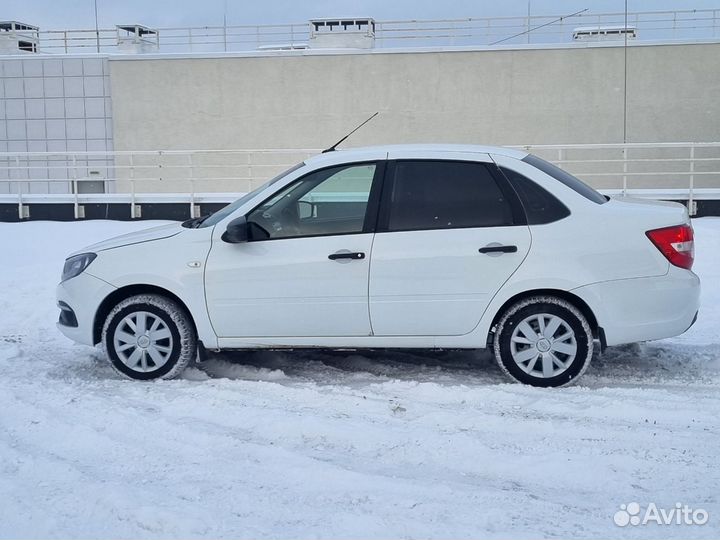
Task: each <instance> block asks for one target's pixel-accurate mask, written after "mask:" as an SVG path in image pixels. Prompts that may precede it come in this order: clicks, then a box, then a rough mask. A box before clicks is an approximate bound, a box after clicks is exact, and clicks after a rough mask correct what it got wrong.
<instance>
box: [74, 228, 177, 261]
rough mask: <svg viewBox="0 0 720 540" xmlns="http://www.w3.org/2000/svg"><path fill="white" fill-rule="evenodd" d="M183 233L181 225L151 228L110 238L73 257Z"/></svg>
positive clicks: (88, 247) (82, 250)
mask: <svg viewBox="0 0 720 540" xmlns="http://www.w3.org/2000/svg"><path fill="white" fill-rule="evenodd" d="M182 231H183V228H182V225H180V224H179V223H170V224H169V225H160V226H159V227H151V228H149V229H144V230H142V231H137V232H132V233H128V234H123V235H120V236H115V237H114V238H110V239H108V240H104V241H102V242H98V243H97V244H93V245H91V246H87V247H86V248H84V249H81V250H79V251H76V252H75V253H73V254H71V255H70V256H72V255H77V254H79V253H88V252H93V253H97V252H98V251H106V250H108V249H115V248H119V247H123V246H129V245H131V244H140V243H142V242H150V241H151V240H161V239H163V238H170V237H171V236H175V235H176V234H180V232H182Z"/></svg>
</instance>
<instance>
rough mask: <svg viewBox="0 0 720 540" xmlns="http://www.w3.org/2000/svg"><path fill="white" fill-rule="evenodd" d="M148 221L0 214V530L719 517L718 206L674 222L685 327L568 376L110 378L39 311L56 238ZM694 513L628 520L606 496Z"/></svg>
mask: <svg viewBox="0 0 720 540" xmlns="http://www.w3.org/2000/svg"><path fill="white" fill-rule="evenodd" d="M150 225H151V224H150V223H147V222H144V223H117V222H90V223H23V224H5V223H3V224H0V253H1V254H2V259H1V260H2V262H3V266H2V269H1V270H0V373H1V374H2V375H1V376H2V381H1V382H0V537H3V538H8V537H13V538H17V537H22V538H41V537H42V538H45V537H48V538H49V537H64V538H68V537H73V538H90V537H100V538H128V537H140V538H174V537H183V538H191V537H210V538H220V537H223V538H225V537H233V538H266V537H279V538H291V537H301V538H318V537H319V538H391V537H392V538H394V537H403V538H430V537H431V538H479V537H500V538H508V537H548V536H560V537H577V538H601V537H603V538H604V537H609V536H612V537H628V538H650V537H652V538H658V537H708V538H709V537H718V536H720V502H719V500H718V497H719V495H718V493H719V492H718V486H720V467H719V466H718V463H719V458H718V453H719V452H720V307H719V306H720V219H714V218H703V219H698V220H695V223H694V225H695V230H696V236H697V241H696V247H697V259H696V266H695V269H696V271H697V273H698V274H699V275H700V276H701V278H702V279H703V307H702V311H701V316H700V318H699V320H698V322H697V324H696V325H695V326H694V327H693V328H692V329H691V330H690V331H689V332H687V333H686V334H685V335H683V336H681V337H678V338H675V339H668V340H664V341H659V342H654V343H648V344H643V345H636V346H627V347H622V348H616V349H610V350H608V351H607V352H606V353H605V354H604V355H602V356H597V357H596V358H595V359H594V360H593V365H592V366H591V367H590V369H589V371H588V372H587V374H586V375H585V376H584V377H583V379H582V381H581V384H580V385H579V386H574V387H571V388H565V389H558V390H544V389H537V388H529V387H524V386H520V385H516V384H509V383H508V382H507V381H506V380H505V379H504V378H503V376H502V375H501V373H500V371H499V370H498V368H497V367H496V366H495V365H494V363H493V362H492V361H491V359H490V358H489V356H488V355H487V354H482V353H473V352H466V353H457V352H440V353H438V352H426V353H425V352H420V353H418V352H412V353H400V352H390V353H377V352H376V353H362V354H357V353H331V352H317V353H312V354H310V353H276V352H262V353H253V354H244V355H234V356H226V357H223V358H221V359H215V360H212V361H210V362H209V363H208V364H206V365H204V366H203V367H202V369H198V368H193V369H190V370H188V371H187V372H186V373H185V375H184V378H183V379H181V380H175V381H163V382H157V383H138V382H131V381H126V380H121V379H119V378H118V377H117V376H116V375H115V374H114V373H113V371H112V370H111V369H110V368H109V367H108V365H107V364H106V362H105V360H104V359H103V358H102V356H101V354H100V352H99V351H97V350H94V349H92V348H88V347H83V346H79V345H74V344H72V343H71V342H69V341H68V340H66V339H65V338H64V337H63V336H62V335H60V333H59V332H58V331H57V330H56V329H55V320H56V317H57V310H56V308H55V302H54V289H55V285H56V283H57V281H58V277H59V272H60V268H61V266H62V261H63V258H64V256H65V255H66V254H67V253H68V252H70V251H72V250H74V249H76V248H80V247H82V246H83V245H86V244H89V243H91V242H95V241H98V240H100V239H103V238H105V237H108V236H111V235H115V234H119V233H123V232H127V231H131V230H136V229H140V228H143V227H147V226H150ZM630 502H638V503H640V504H641V505H643V506H645V505H647V504H649V503H651V502H653V503H655V504H656V505H657V506H658V507H664V508H666V509H672V508H673V507H674V505H675V503H678V502H680V503H683V504H688V505H690V506H691V507H693V508H696V509H697V508H702V509H704V510H706V511H707V512H709V515H710V520H709V522H708V523H707V524H706V525H704V526H687V525H682V526H677V525H675V526H658V525H647V526H631V525H630V526H627V527H625V528H619V527H617V526H616V525H615V524H614V523H613V515H614V514H615V512H616V511H618V510H619V508H620V505H621V504H627V503H630Z"/></svg>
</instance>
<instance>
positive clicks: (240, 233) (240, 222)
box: [221, 216, 250, 244]
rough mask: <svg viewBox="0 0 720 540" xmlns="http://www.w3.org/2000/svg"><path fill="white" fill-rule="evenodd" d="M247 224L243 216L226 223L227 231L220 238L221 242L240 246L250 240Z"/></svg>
mask: <svg viewBox="0 0 720 540" xmlns="http://www.w3.org/2000/svg"><path fill="white" fill-rule="evenodd" d="M248 233H249V227H248V222H247V220H246V219H245V216H242V217H239V218H237V219H233V220H232V221H231V222H230V223H228V226H227V229H226V230H225V232H224V233H223V235H222V236H221V238H222V241H223V242H227V243H228V244H241V243H242V242H247V241H248V239H249V238H250V235H249V234H248Z"/></svg>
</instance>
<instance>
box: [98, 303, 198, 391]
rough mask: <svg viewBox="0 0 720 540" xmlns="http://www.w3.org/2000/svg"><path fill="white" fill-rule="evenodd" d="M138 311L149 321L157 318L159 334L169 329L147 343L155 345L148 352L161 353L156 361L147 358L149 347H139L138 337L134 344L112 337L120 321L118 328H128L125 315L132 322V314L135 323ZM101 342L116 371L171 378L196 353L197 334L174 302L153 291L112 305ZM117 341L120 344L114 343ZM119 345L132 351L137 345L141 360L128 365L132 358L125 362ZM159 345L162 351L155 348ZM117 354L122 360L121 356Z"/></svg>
mask: <svg viewBox="0 0 720 540" xmlns="http://www.w3.org/2000/svg"><path fill="white" fill-rule="evenodd" d="M138 314H141V317H143V320H148V321H149V320H152V321H153V324H155V321H156V320H157V321H159V322H157V325H158V327H160V331H162V332H164V333H163V334H162V335H163V336H164V335H166V334H168V332H167V331H169V335H168V337H166V338H161V339H159V340H157V341H156V342H153V343H152V344H151V346H156V347H157V349H154V350H153V351H152V352H153V353H156V354H159V355H160V356H161V357H162V358H161V361H159V362H157V363H156V362H155V361H154V360H153V358H151V355H150V354H149V353H150V351H149V350H147V349H143V348H142V347H140V342H139V341H138V345H135V346H133V345H127V346H126V344H125V343H119V342H118V341H117V339H116V337H117V335H116V331H117V330H118V326H119V325H120V324H123V326H122V327H121V329H120V330H121V331H123V330H129V329H130V327H129V326H128V324H129V323H128V318H129V319H130V321H131V322H132V321H133V317H134V318H135V319H134V321H135V324H138V323H139V321H138V320H137V316H138ZM146 324H147V323H146ZM150 330H152V328H151V329H150ZM122 335H126V334H122ZM148 335H152V334H150V333H148ZM158 335H159V334H158ZM133 337H135V336H133ZM102 344H103V348H104V349H105V353H106V354H107V357H108V359H109V360H110V363H111V365H112V367H113V369H114V370H115V371H116V372H118V373H119V374H120V375H122V376H124V377H128V378H130V379H135V380H151V379H173V378H175V377H177V376H178V375H179V374H180V373H182V371H183V370H184V369H185V368H186V367H187V366H188V364H189V363H190V362H191V361H192V360H193V359H194V358H195V355H196V354H197V336H196V334H195V328H194V326H193V324H192V321H191V319H190V316H189V315H188V314H187V312H186V311H185V310H184V309H183V308H182V307H181V306H179V305H178V304H177V302H174V301H173V300H170V299H169V298H166V297H164V296H160V295H157V294H140V295H136V296H131V297H129V298H126V299H125V300H123V301H122V302H120V303H119V304H118V305H116V306H115V307H114V308H113V309H112V310H111V311H110V313H109V314H108V316H107V318H106V319H105V324H104V325H103V330H102ZM118 344H119V345H120V347H117V346H116V345H118ZM142 345H144V343H142ZM122 348H125V351H131V352H132V353H134V352H135V350H136V349H138V348H140V349H141V360H139V361H137V365H136V366H135V367H134V368H133V367H132V365H135V364H136V362H135V361H132V362H128V358H127V357H128V352H124V351H123V350H122ZM160 349H162V352H158V351H159V350H160ZM121 355H122V356H123V357H125V359H126V361H123V360H122V359H121ZM142 366H144V367H145V369H143V367H142Z"/></svg>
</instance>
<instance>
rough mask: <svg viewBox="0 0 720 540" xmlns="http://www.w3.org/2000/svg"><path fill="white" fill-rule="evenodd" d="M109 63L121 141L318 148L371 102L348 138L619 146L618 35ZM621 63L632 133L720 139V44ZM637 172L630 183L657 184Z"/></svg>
mask: <svg viewBox="0 0 720 540" xmlns="http://www.w3.org/2000/svg"><path fill="white" fill-rule="evenodd" d="M110 68H111V69H110V72H111V83H112V94H113V108H114V109H113V112H114V118H115V123H114V128H115V129H114V140H115V146H116V148H118V149H123V150H138V149H158V148H167V149H206V148H323V147H326V146H328V145H330V144H332V143H333V142H335V141H336V140H337V139H339V138H340V137H341V136H342V135H344V134H345V133H346V132H347V131H349V130H350V129H351V128H352V127H354V126H355V125H357V124H358V123H360V122H361V121H362V120H364V119H365V118H367V117H368V116H369V115H370V114H372V113H373V112H375V111H380V115H379V116H378V118H376V119H375V120H374V121H373V122H371V123H370V124H368V125H367V126H366V127H364V128H363V129H362V130H361V131H360V132H358V133H357V134H355V135H353V137H352V138H351V139H350V140H348V141H347V143H345V145H346V146H359V145H367V144H383V143H413V142H449V143H476V144H498V145H520V144H572V143H617V142H622V141H623V99H624V92H623V90H624V88H623V73H624V51H623V48H622V47H620V46H618V45H617V44H615V45H608V44H604V45H593V46H587V47H555V48H552V47H548V48H529V49H528V48H526V49H511V50H485V51H465V52H449V51H445V52H439V51H434V52H432V51H431V52H397V51H395V52H390V51H374V52H363V53H352V54H349V53H343V54H317V53H307V52H294V53H279V54H277V53H276V54H268V55H265V56H262V55H260V56H259V55H258V54H255V55H250V56H248V55H239V56H238V55H235V56H232V55H230V56H228V55H225V56H216V57H195V58H190V57H176V58H169V57H165V58H148V57H142V56H138V57H134V58H128V57H124V58H122V59H121V58H113V59H112V60H111V61H110ZM628 70H629V71H628V91H627V99H628V121H627V135H628V141H629V142H661V141H716V140H719V139H720V133H719V131H720V128H719V127H718V126H720V100H719V99H718V96H719V95H720V44H718V43H701V44H698V43H696V44H673V45H640V44H636V45H634V46H632V47H630V48H629V50H628ZM660 157H662V156H660ZM261 180H262V178H261V177H259V178H257V182H260V181H261ZM639 180H641V182H642V184H643V185H641V186H637V187H645V185H651V184H652V183H653V181H654V180H653V179H652V178H648V177H644V178H641V179H639ZM666 180H667V179H666ZM257 182H256V183H257ZM666 183H669V184H670V185H673V180H672V179H669V180H667V181H666ZM682 183H683V185H687V180H686V179H685V178H683V180H682ZM243 185H244V184H243ZM599 187H613V186H602V185H601V186H599ZM231 188H232V185H226V186H223V187H222V189H223V190H229V189H231ZM158 189H163V190H172V182H168V183H166V184H164V185H163V186H158ZM243 189H244V188H243Z"/></svg>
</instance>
